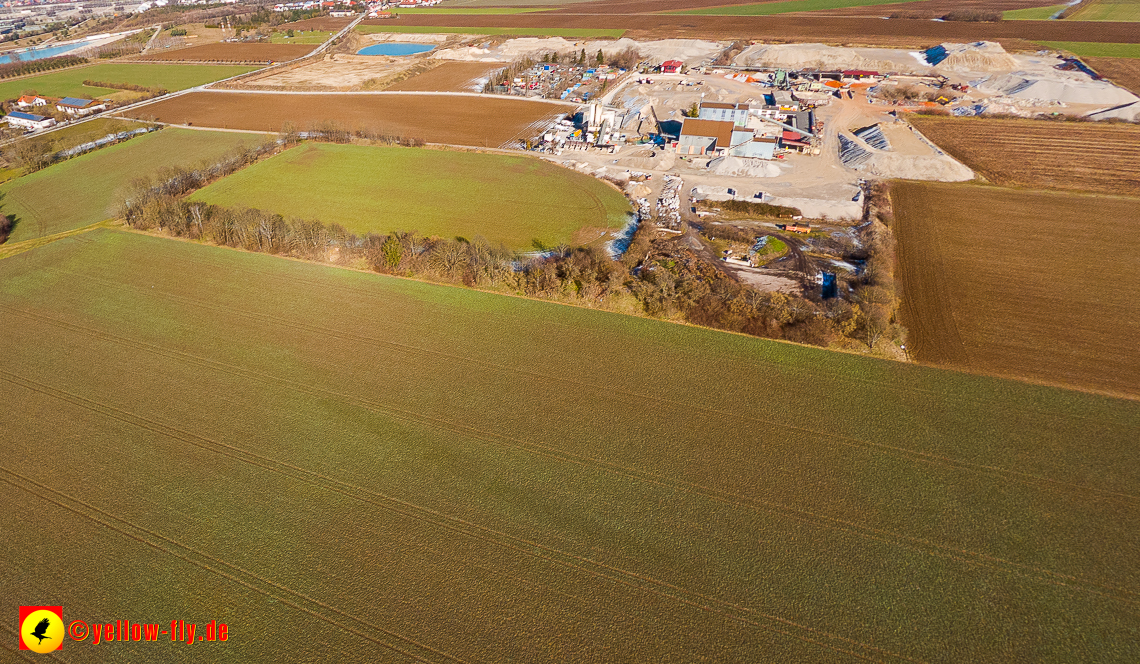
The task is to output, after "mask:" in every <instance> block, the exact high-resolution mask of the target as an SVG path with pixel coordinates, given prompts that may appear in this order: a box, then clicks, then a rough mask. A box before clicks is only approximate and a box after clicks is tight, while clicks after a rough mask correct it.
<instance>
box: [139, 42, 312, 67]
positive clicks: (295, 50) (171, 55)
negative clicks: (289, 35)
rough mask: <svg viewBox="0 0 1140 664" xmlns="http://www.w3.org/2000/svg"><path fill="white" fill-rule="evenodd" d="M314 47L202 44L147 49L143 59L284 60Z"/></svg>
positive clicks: (205, 60) (200, 60)
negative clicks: (159, 50) (177, 47)
mask: <svg viewBox="0 0 1140 664" xmlns="http://www.w3.org/2000/svg"><path fill="white" fill-rule="evenodd" d="M314 48H316V47H314V46H312V45H308V44H259V43H251V44H233V43H230V44H203V45H202V46H191V47H189V48H180V49H177V50H174V51H164V52H158V53H148V54H147V55H145V56H142V57H141V58H140V59H139V60H140V61H146V62H151V61H157V62H259V63H266V64H268V63H270V62H284V61H286V60H292V59H294V58H299V57H301V56H303V55H306V54H307V53H309V52H311V51H312V50H313V49H314Z"/></svg>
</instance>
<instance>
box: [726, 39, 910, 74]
mask: <svg viewBox="0 0 1140 664" xmlns="http://www.w3.org/2000/svg"><path fill="white" fill-rule="evenodd" d="M867 51H868V55H864V54H863V53H862V52H860V50H859V49H854V48H841V47H837V46H827V45H825V44H756V45H755V46H750V47H748V49H747V50H745V51H744V52H743V53H741V54H740V55H738V56H737V57H736V60H735V61H734V62H735V63H736V64H737V65H741V66H746V67H750V66H767V67H781V68H784V69H802V68H805V67H809V68H814V69H828V70H834V69H869V70H872V71H884V72H889V71H905V70H907V69H908V68H907V67H905V66H904V65H903V64H902V63H900V62H899V61H898V60H895V59H889V58H887V57H883V56H884V52H883V49H867ZM915 64H916V65H917V64H918V63H917V62H916V63H915ZM915 68H916V69H917V67H915Z"/></svg>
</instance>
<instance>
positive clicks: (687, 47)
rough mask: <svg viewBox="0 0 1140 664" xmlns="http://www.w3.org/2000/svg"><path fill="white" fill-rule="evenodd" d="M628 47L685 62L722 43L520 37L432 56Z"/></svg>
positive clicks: (516, 55)
mask: <svg viewBox="0 0 1140 664" xmlns="http://www.w3.org/2000/svg"><path fill="white" fill-rule="evenodd" d="M628 48H632V49H635V50H636V51H637V52H638V53H640V54H641V57H642V58H645V59H646V60H649V61H650V62H654V63H660V62H664V61H665V60H681V61H682V62H685V63H686V64H696V63H698V62H703V61H705V60H708V59H710V58H713V57H715V56H716V55H717V54H719V53H720V52H721V51H723V50H724V44H720V43H718V42H711V41H703V40H700V39H662V40H658V41H650V42H638V41H634V40H632V39H617V40H608V41H600V40H593V41H569V40H566V39H563V38H561V37H543V38H539V37H519V38H517V39H508V40H507V41H505V42H503V43H502V44H500V45H498V46H496V47H493V48H478V47H474V46H463V47H459V48H447V49H440V50H439V51H437V52H436V53H434V54H433V55H432V57H433V58H438V59H441V60H465V61H473V62H506V61H511V60H518V59H520V58H524V57H529V58H533V59H541V58H542V56H543V55H545V54H547V53H552V52H553V53H558V54H560V55H567V54H571V53H579V52H581V51H582V50H583V49H585V51H586V53H587V55H589V57H591V58H593V57H594V55H595V54H597V52H598V51H601V52H602V53H603V54H605V55H607V56H610V55H614V54H616V53H620V52H622V51H624V50H626V49H628Z"/></svg>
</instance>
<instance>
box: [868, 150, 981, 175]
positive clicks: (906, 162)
mask: <svg viewBox="0 0 1140 664" xmlns="http://www.w3.org/2000/svg"><path fill="white" fill-rule="evenodd" d="M859 170H861V171H863V172H864V173H869V174H871V175H877V176H879V177H882V178H905V179H907V180H932V181H934V182H965V181H966V180H973V179H974V172H973V171H971V170H970V169H969V168H967V167H966V166H965V165H964V164H962V163H960V162H958V161H955V160H954V159H951V158H950V157H940V156H935V155H905V154H898V153H886V152H877V153H875V154H874V155H872V156H871V158H870V159H868V160H867V161H866V162H865V163H864V164H863V165H862V166H861V167H860V168H859Z"/></svg>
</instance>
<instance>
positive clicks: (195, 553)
mask: <svg viewBox="0 0 1140 664" xmlns="http://www.w3.org/2000/svg"><path fill="white" fill-rule="evenodd" d="M17 384H18V383H17ZM24 387H25V388H26V389H33V388H27V387H26V386H24ZM34 391H39V390H34ZM121 421H124V422H127V420H121ZM128 423H129V422H128ZM155 433H159V432H155ZM0 471H2V472H4V473H6V474H8V475H10V476H12V477H16V478H18V479H19V480H21V481H22V482H24V483H27V484H31V485H33V486H35V487H37V488H39V489H40V490H41V491H46V492H48V493H49V494H54V495H56V496H58V497H60V498H61V499H65V500H67V501H70V502H72V503H77V504H79V505H82V506H83V507H85V508H87V509H88V510H91V511H93V512H95V513H96V514H98V515H101V516H103V517H104V518H106V519H110V520H114V521H117V522H119V523H121V524H123V525H124V526H126V528H123V527H117V526H115V525H114V524H111V523H108V522H107V521H105V520H103V519H101V518H99V517H98V516H93V515H91V514H88V513H85V512H84V511H83V510H80V509H78V508H76V507H74V506H72V505H67V504H65V503H63V502H60V501H59V500H53V499H52V498H50V497H48V496H44V495H42V494H41V493H38V492H36V491H33V490H31V489H29V488H28V487H27V486H24V485H23V484H21V482H16V481H13V480H12V479H11V478H8V477H2V476H0V481H2V482H5V483H7V484H10V485H12V486H14V487H16V488H17V489H21V490H23V491H25V492H27V493H30V494H32V495H34V496H36V497H38V498H40V499H41V500H45V501H47V502H50V503H53V504H55V505H57V506H59V507H61V508H63V509H65V510H67V511H70V512H72V513H74V514H77V515H79V516H81V517H84V518H87V519H89V520H92V521H95V522H97V523H99V524H101V525H103V526H105V527H107V528H110V529H111V530H113V531H115V532H118V533H119V534H121V535H123V536H125V537H127V538H129V539H133V540H135V541H137V542H140V543H142V544H145V545H147V546H150V547H152V548H154V549H157V550H159V551H162V552H163V553H166V554H169V555H172V556H174V557H176V558H180V559H182V560H183V561H185V562H188V563H190V564H191V565H195V566H197V567H200V568H202V569H204V570H206V571H209V572H212V573H214V574H217V575H219V576H222V577H225V578H227V579H229V580H231V581H233V582H235V583H238V584H240V585H243V586H245V587H246V588H249V589H250V590H253V591H255V592H258V593H261V594H263V595H267V596H269V597H272V598H273V599H276V600H277V601H279V602H281V603H283V604H287V605H289V606H292V607H293V608H295V609H298V610H300V611H304V612H305V613H308V614H309V615H311V616H313V617H315V618H318V619H320V620H322V621H324V622H327V623H329V624H331V625H333V626H335V627H338V628H340V629H343V630H346V631H348V632H351V633H353V634H356V635H357V636H359V637H361V638H363V639H365V640H368V641H371V642H373V643H375V644H377V645H379V646H383V647H386V648H388V649H390V650H393V651H395V652H398V653H400V654H401V655H405V656H406V657H409V658H411V659H414V660H416V661H419V662H425V663H427V664H432V662H433V660H430V659H425V658H424V657H423V656H421V655H418V654H416V653H412V652H408V651H406V650H403V649H401V648H399V647H397V646H394V645H392V644H390V643H387V642H385V641H383V640H382V639H378V638H375V637H373V636H369V635H367V634H364V633H363V632H361V631H360V630H357V629H355V628H353V627H351V626H348V625H344V624H341V623H339V622H336V621H335V620H333V619H332V618H330V617H328V616H326V615H323V614H322V613H320V612H319V611H317V610H314V609H310V608H307V607H304V606H301V605H300V604H299V603H297V602H296V601H290V599H289V597H288V596H282V595H279V594H276V593H274V592H273V591H272V590H266V589H264V588H258V587H257V586H256V585H255V584H254V582H251V581H249V580H246V579H241V578H238V575H237V573H240V574H242V575H245V576H247V577H251V578H252V579H255V580H256V581H258V582H260V583H262V584H265V585H267V586H270V587H272V588H276V589H278V590H279V591H281V592H284V593H286V594H287V595H292V596H293V597H294V598H300V599H301V600H304V601H305V602H308V603H311V604H314V605H316V606H318V607H321V608H322V609H325V610H327V611H330V612H332V613H335V614H338V615H340V616H342V617H344V618H347V619H349V620H352V621H355V622H357V623H359V624H361V625H364V626H367V627H369V628H371V629H373V630H376V631H377V632H381V633H383V634H386V635H387V636H389V637H392V638H394V639H396V640H399V641H404V642H406V643H408V644H411V645H414V646H417V647H419V648H421V649H423V650H426V651H429V652H432V653H434V654H436V655H439V656H442V657H444V658H446V659H449V660H452V661H456V662H466V661H467V660H463V659H459V658H457V657H454V656H452V655H449V654H447V653H445V652H442V651H439V650H436V649H434V648H432V647H431V646H426V645H423V644H421V643H418V642H416V641H414V640H412V639H409V638H408V637H405V636H401V635H399V634H396V633H395V632H390V631H388V630H386V629H384V628H382V627H379V626H377V625H372V624H371V623H369V622H367V621H365V620H362V619H360V618H357V617H356V616H354V615H352V614H350V613H347V612H344V611H341V610H340V609H337V608H335V607H333V606H330V605H328V604H325V603H323V602H321V601H320V600H315V599H312V598H310V597H308V596H306V595H304V594H303V593H300V592H297V591H294V590H290V589H289V588H286V587H285V586H282V585H280V584H277V583H274V582H273V581H270V580H268V579H265V578H262V577H261V576H259V575H257V574H255V573H253V572H250V571H248V570H245V569H243V568H241V567H238V566H236V565H233V564H230V563H227V562H226V561H224V560H221V559H218V558H214V557H213V556H210V555H209V554H206V553H203V552H201V551H198V550H197V549H194V548H193V547H190V546H187V545H185V544H182V543H181V542H178V541H177V540H174V539H171V538H169V537H166V536H165V535H162V534H160V533H156V532H154V531H151V530H149V529H147V528H144V527H143V526H140V525H137V524H135V523H132V522H130V521H128V520H126V519H123V518H121V517H119V516H116V515H114V514H112V513H110V512H107V511H105V510H102V509H99V508H98V507H95V506H94V505H91V504H89V503H87V502H84V501H82V500H80V499H78V498H75V497H74V496H70V495H68V494H66V493H64V492H62V491H59V490H57V489H53V488H51V487H49V486H47V485H44V484H41V483H40V482H37V481H35V480H33V479H31V478H29V477H26V476H24V475H21V474H20V473H17V472H15V471H13V470H11V469H9V468H7V467H4V466H0ZM127 528H129V529H130V530H134V531H141V532H142V533H145V534H146V535H149V536H150V537H151V538H154V539H158V540H161V541H163V542H166V543H168V544H169V545H172V546H174V547H177V548H178V549H182V550H184V551H186V552H187V554H182V553H179V552H177V551H172V550H170V549H169V548H167V547H165V546H162V545H161V544H160V543H156V542H154V541H151V540H150V539H148V538H146V537H143V536H141V535H138V534H137V533H134V532H130V530H127ZM191 556H194V557H200V558H204V559H206V560H209V561H213V562H215V563H217V564H220V565H223V566H224V567H226V568H228V569H229V570H232V572H227V571H226V570H221V569H216V568H215V567H213V566H211V565H209V564H207V563H204V562H201V561H198V560H193V559H192V558H191Z"/></svg>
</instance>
